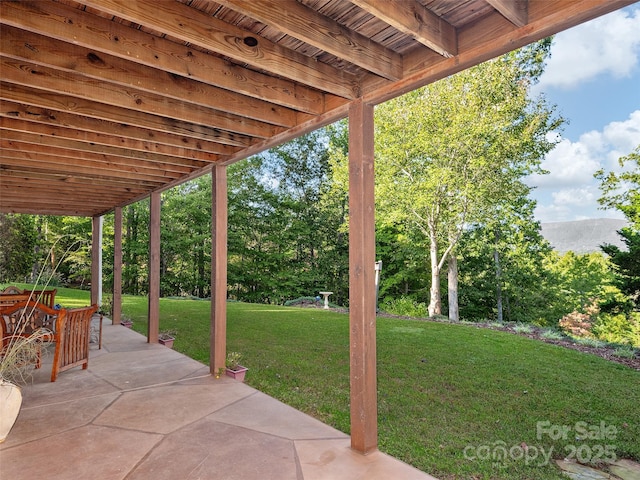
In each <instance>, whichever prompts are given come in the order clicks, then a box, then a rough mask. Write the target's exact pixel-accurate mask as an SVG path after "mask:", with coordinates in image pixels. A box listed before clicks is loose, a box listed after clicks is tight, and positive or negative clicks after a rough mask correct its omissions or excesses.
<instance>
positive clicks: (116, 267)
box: [111, 207, 122, 324]
mask: <svg viewBox="0 0 640 480" xmlns="http://www.w3.org/2000/svg"><path fill="white" fill-rule="evenodd" d="M121 318H122V207H116V208H115V210H114V212H113V312H111V323H114V324H118V323H120V320H121Z"/></svg>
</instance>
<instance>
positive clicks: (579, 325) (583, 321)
mask: <svg viewBox="0 0 640 480" xmlns="http://www.w3.org/2000/svg"><path fill="white" fill-rule="evenodd" d="M599 311H600V309H599V307H598V303H597V302H596V301H595V300H591V303H590V304H589V305H587V306H585V307H584V312H579V311H577V310H574V311H573V312H571V313H569V314H567V315H565V316H564V317H562V319H561V320H560V321H559V322H558V324H559V325H560V328H561V329H562V330H564V331H565V332H566V333H568V334H570V335H573V336H574V337H592V336H593V334H592V333H591V327H592V326H593V321H594V318H595V317H596V315H598V313H599Z"/></svg>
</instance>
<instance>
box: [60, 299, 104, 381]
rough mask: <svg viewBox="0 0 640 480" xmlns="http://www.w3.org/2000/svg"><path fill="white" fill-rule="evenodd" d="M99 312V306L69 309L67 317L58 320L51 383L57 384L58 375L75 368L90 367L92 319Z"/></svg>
mask: <svg viewBox="0 0 640 480" xmlns="http://www.w3.org/2000/svg"><path fill="white" fill-rule="evenodd" d="M63 310H64V309H63ZM97 310H98V306H97V305H92V306H90V307H83V308H72V309H67V310H66V312H65V315H59V316H58V318H57V320H56V329H55V337H54V339H55V342H56V350H55V353H54V355H53V367H52V368H51V381H52V382H55V381H56V378H57V377H58V373H60V372H64V371H65V370H68V369H70V368H73V367H77V366H82V369H83V370H86V369H87V367H88V366H89V338H90V336H91V317H92V316H93V314H94V313H95V312H96V311H97Z"/></svg>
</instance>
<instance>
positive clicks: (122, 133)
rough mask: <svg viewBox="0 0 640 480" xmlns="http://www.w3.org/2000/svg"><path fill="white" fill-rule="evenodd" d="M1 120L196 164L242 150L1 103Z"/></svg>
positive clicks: (14, 126)
mask: <svg viewBox="0 0 640 480" xmlns="http://www.w3.org/2000/svg"><path fill="white" fill-rule="evenodd" d="M1 88H2V84H0V90H1ZM18 88H22V87H18V86H16V87H14V91H13V92H12V93H14V98H15V97H17V96H20V98H22V99H23V100H26V101H28V100H30V96H29V95H28V94H27V92H22V95H20V92H16V91H15V89H18ZM0 95H1V94H0ZM49 103H52V102H49ZM0 118H2V125H3V127H5V128H12V129H14V130H20V131H26V132H28V131H33V132H36V133H40V134H42V135H50V136H57V137H63V138H75V139H79V140H86V141H88V142H93V143H97V144H100V145H112V146H116V147H125V148H131V149H135V150H141V151H145V152H151V153H154V152H156V153H162V154H167V155H179V156H183V157H186V158H193V159H197V160H208V159H210V158H211V154H220V155H230V154H232V153H234V152H236V151H238V148H239V147H237V146H235V147H234V146H230V145H224V144H222V143H216V142H212V141H208V140H204V139H203V136H202V135H194V136H193V137H191V136H187V135H177V134H174V133H167V132H163V131H160V130H150V129H147V128H142V127H136V126H132V125H125V124H122V123H115V122H110V121H108V120H101V119H98V118H91V117H85V116H82V115H77V114H74V113H67V112H63V111H60V110H57V111H56V110H52V109H50V108H46V107H45V108H42V107H38V106H34V105H26V104H23V103H17V102H12V101H9V100H2V99H0ZM19 122H22V123H19Z"/></svg>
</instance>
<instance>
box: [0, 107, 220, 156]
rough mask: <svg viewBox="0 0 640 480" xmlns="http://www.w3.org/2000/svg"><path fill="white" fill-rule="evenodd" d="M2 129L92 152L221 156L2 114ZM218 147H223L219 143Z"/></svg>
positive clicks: (0, 118)
mask: <svg viewBox="0 0 640 480" xmlns="http://www.w3.org/2000/svg"><path fill="white" fill-rule="evenodd" d="M2 102H3V101H0V103H2ZM0 108H1V106H0ZM0 129H2V130H5V131H13V132H20V133H28V134H36V135H40V136H42V137H47V138H54V139H58V140H62V139H66V140H72V141H77V142H83V143H86V144H88V145H91V146H92V147H91V148H92V149H99V148H100V147H102V146H104V147H106V148H107V149H108V148H114V147H115V148H118V149H121V150H122V151H124V152H126V151H133V152H139V154H143V155H148V156H152V155H160V157H176V158H180V159H189V160H198V161H199V162H201V163H207V162H214V161H216V160H218V159H219V158H220V156H219V155H214V154H212V153H208V152H202V151H199V150H192V149H186V148H178V147H174V146H171V145H158V144H153V143H151V142H145V141H140V140H132V139H129V138H122V137H115V136H112V135H103V134H100V133H95V132H87V131H82V130H78V129H75V128H65V127H59V126H52V125H48V124H46V123H36V122H33V121H27V120H20V119H16V118H8V117H5V116H2V113H0ZM214 145H218V146H220V147H223V146H222V145H219V144H214ZM114 151H115V150H114ZM228 153H229V152H228ZM133 155H135V154H133Z"/></svg>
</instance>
